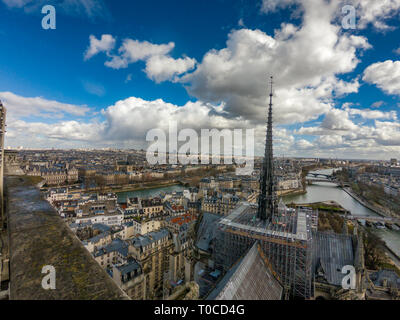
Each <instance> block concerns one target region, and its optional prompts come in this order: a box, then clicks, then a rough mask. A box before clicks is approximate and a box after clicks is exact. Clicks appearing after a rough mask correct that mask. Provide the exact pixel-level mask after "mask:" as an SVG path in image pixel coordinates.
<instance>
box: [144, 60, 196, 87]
mask: <svg viewBox="0 0 400 320" xmlns="http://www.w3.org/2000/svg"><path fill="white" fill-rule="evenodd" d="M195 65H196V60H195V59H191V58H189V57H185V58H179V59H174V58H171V57H169V56H165V55H164V56H163V55H156V56H152V57H151V58H149V59H148V60H147V62H146V69H145V72H146V75H147V77H148V78H149V79H152V80H154V81H155V82H157V83H159V82H162V81H165V80H169V79H173V78H174V77H175V76H176V75H180V74H182V73H185V72H187V71H189V70H192V69H193V68H194V67H195Z"/></svg>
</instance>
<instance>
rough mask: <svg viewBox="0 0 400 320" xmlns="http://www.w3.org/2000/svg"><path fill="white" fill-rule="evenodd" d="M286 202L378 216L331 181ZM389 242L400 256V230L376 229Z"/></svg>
mask: <svg viewBox="0 0 400 320" xmlns="http://www.w3.org/2000/svg"><path fill="white" fill-rule="evenodd" d="M315 172H319V173H325V174H331V173H332V172H333V169H325V170H318V171H315ZM184 189H185V187H183V186H181V185H174V186H168V187H161V188H154V189H145V190H138V191H130V192H120V193H118V202H124V201H125V200H126V197H127V196H129V197H141V198H146V197H155V196H158V195H160V194H161V193H163V192H173V191H182V190H184ZM283 200H284V202H285V203H290V202H294V203H313V202H321V201H328V200H333V201H336V202H337V203H339V204H340V205H341V206H342V207H343V208H345V209H347V210H349V211H350V212H351V213H352V214H353V215H355V216H376V215H377V214H376V213H375V212H373V211H371V210H370V209H368V208H367V207H364V206H363V205H362V204H361V203H359V202H358V201H357V200H355V199H353V198H352V197H351V196H350V195H348V194H347V193H346V192H344V191H343V190H342V189H341V188H338V187H337V186H336V185H335V184H333V183H329V182H315V183H314V184H313V185H310V186H307V193H306V194H302V195H296V196H287V197H284V199H283ZM374 232H376V233H377V234H378V235H379V236H380V237H381V238H382V239H383V240H384V241H385V242H386V244H387V246H388V247H389V248H390V249H391V250H392V251H393V252H395V253H396V254H397V256H399V257H400V231H393V230H388V229H379V230H378V229H374Z"/></svg>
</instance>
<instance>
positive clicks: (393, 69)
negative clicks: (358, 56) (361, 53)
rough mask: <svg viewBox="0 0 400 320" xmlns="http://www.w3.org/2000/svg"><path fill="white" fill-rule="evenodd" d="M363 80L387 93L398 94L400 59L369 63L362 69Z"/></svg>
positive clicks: (399, 92) (399, 90)
mask: <svg viewBox="0 0 400 320" xmlns="http://www.w3.org/2000/svg"><path fill="white" fill-rule="evenodd" d="M363 80H364V81H366V82H368V83H372V84H375V85H376V86H377V87H378V88H380V89H381V90H383V91H384V92H386V93H388V94H394V95H400V61H392V60H386V61H384V62H377V63H374V64H372V65H370V66H369V67H368V68H367V69H365V71H364V76H363Z"/></svg>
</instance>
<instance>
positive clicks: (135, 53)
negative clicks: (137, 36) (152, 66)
mask: <svg viewBox="0 0 400 320" xmlns="http://www.w3.org/2000/svg"><path fill="white" fill-rule="evenodd" d="M174 47H175V43H173V42H169V43H168V44H153V43H150V42H148V41H138V40H132V39H125V40H124V42H123V44H122V46H121V47H120V48H119V50H118V53H119V55H113V56H112V59H111V60H109V61H106V63H105V65H106V66H107V67H110V68H113V69H121V68H126V67H128V65H129V64H130V63H134V62H137V61H139V60H142V61H144V60H147V59H149V58H150V57H152V56H156V55H166V54H168V53H169V52H170V51H171V50H172V49H173V48H174Z"/></svg>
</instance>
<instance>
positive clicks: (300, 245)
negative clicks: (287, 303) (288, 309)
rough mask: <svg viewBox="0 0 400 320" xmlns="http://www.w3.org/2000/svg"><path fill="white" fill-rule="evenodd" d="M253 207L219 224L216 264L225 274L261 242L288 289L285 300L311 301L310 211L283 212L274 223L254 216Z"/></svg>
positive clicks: (288, 210)
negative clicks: (254, 245)
mask: <svg viewBox="0 0 400 320" xmlns="http://www.w3.org/2000/svg"><path fill="white" fill-rule="evenodd" d="M255 209H256V208H252V207H251V205H249V204H244V205H242V206H241V207H239V208H238V209H237V210H236V212H235V210H234V211H233V212H232V214H231V215H230V216H228V217H227V218H226V219H223V220H222V221H220V222H219V227H218V233H217V237H216V250H215V252H214V253H215V254H214V259H215V263H216V265H217V266H219V267H221V268H223V269H224V270H225V271H227V270H229V269H230V267H231V266H232V265H233V264H234V263H235V262H236V261H237V260H238V259H240V258H241V257H242V256H243V255H244V254H245V253H246V252H247V251H248V250H249V249H250V248H251V246H252V245H253V244H254V242H255V241H257V240H258V241H259V243H260V247H261V249H262V251H263V253H264V255H265V258H266V259H267V260H268V261H269V263H270V266H271V269H272V270H273V272H275V275H276V278H277V279H279V280H280V281H281V283H282V285H283V287H284V294H285V298H303V299H309V298H311V297H312V296H313V286H312V233H311V225H310V224H311V219H310V215H309V213H308V212H306V211H302V209H300V208H298V209H296V210H294V209H289V208H286V207H285V208H284V209H282V208H281V209H279V210H278V213H277V214H276V215H275V216H274V218H273V219H272V222H270V223H267V224H264V222H262V221H259V220H256V219H254V218H253V217H252V215H253V212H254V213H255V212H256V210H255Z"/></svg>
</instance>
